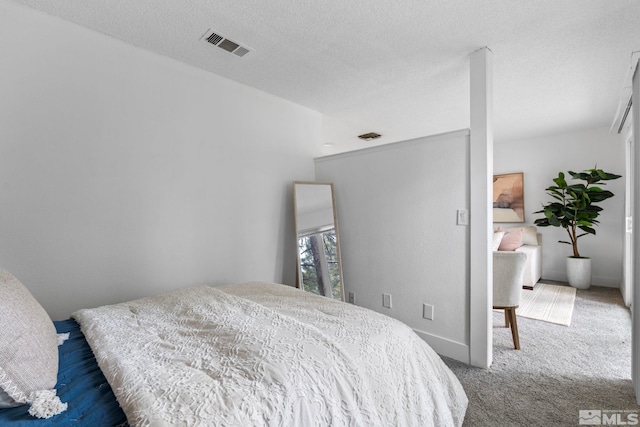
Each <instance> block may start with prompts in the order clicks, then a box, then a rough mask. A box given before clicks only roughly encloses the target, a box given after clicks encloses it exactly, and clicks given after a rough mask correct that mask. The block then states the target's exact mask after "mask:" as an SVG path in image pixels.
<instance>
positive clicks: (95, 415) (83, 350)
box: [0, 319, 129, 427]
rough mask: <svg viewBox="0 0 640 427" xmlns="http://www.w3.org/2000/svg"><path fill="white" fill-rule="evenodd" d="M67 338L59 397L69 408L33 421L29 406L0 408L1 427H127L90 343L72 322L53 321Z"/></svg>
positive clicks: (63, 352) (60, 351)
mask: <svg viewBox="0 0 640 427" xmlns="http://www.w3.org/2000/svg"><path fill="white" fill-rule="evenodd" d="M53 323H54V324H55V326H56V330H57V331H58V333H65V332H69V339H68V340H67V341H65V342H64V344H62V345H61V346H60V347H59V348H58V349H59V355H60V362H59V368H58V384H57V385H56V389H57V390H58V396H60V400H61V401H63V402H66V403H68V405H69V407H68V408H67V410H66V411H65V412H63V413H61V414H58V415H56V416H54V417H51V418H49V419H38V418H34V417H32V416H31V415H29V413H28V412H27V411H28V410H29V405H22V406H18V407H16V408H9V409H0V426H5V425H7V426H9V425H10V426H69V425H71V426H73V425H77V426H92V427H93V426H128V425H129V424H128V423H127V417H126V416H125V415H124V412H122V409H120V405H118V402H117V401H116V398H115V396H114V395H113V391H112V390H111V387H110V386H109V384H108V383H107V380H106V379H105V377H104V375H103V374H102V371H101V370H100V368H99V367H98V363H97V362H96V359H95V357H94V356H93V352H92V351H91V348H90V347H89V344H88V343H87V341H86V340H85V338H84V335H83V334H82V332H81V331H80V326H79V325H78V324H77V323H76V321H75V320H72V319H69V320H62V321H58V322H53Z"/></svg>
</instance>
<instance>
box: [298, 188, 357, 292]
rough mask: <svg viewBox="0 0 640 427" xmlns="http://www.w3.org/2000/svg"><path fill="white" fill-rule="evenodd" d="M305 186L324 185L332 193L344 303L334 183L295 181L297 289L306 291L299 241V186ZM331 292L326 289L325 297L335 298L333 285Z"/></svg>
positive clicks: (337, 257) (337, 255) (339, 272)
mask: <svg viewBox="0 0 640 427" xmlns="http://www.w3.org/2000/svg"><path fill="white" fill-rule="evenodd" d="M303 185H323V186H329V189H330V192H331V209H332V211H333V228H334V230H335V236H336V260H337V264H338V267H337V269H338V275H339V277H340V300H341V301H344V300H345V296H344V276H343V274H342V255H341V250H340V232H339V225H338V215H337V209H336V196H335V190H334V185H333V183H332V182H316V181H293V220H294V224H295V238H296V242H295V245H296V258H297V265H296V287H298V288H300V289H303V290H304V289H305V287H304V284H303V279H302V277H303V275H302V259H301V256H300V243H299V239H300V231H301V230H300V219H299V215H298V210H299V209H298V204H299V200H300V195H299V194H298V190H299V186H303ZM330 289H331V291H329V290H327V289H326V287H325V295H324V296H326V297H330V298H333V297H334V294H333V292H332V290H333V284H331V288H330ZM327 293H329V295H327Z"/></svg>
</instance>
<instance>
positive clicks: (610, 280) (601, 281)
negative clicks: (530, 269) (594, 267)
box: [540, 271, 622, 289]
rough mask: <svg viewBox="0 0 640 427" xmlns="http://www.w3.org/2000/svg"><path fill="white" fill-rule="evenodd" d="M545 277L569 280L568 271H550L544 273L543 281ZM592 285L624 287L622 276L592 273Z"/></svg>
mask: <svg viewBox="0 0 640 427" xmlns="http://www.w3.org/2000/svg"><path fill="white" fill-rule="evenodd" d="M544 279H547V280H556V281H558V282H566V281H567V274H566V273H564V272H563V273H560V272H556V271H550V272H548V273H546V274H544V275H543V277H542V279H540V280H542V281H544ZM591 286H602V287H604V288H618V289H620V288H621V287H622V284H621V282H620V278H616V277H608V276H597V275H595V274H594V275H592V276H591Z"/></svg>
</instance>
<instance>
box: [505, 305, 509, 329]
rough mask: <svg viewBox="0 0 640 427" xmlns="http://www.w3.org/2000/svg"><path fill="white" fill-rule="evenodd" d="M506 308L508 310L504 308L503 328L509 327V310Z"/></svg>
mask: <svg viewBox="0 0 640 427" xmlns="http://www.w3.org/2000/svg"><path fill="white" fill-rule="evenodd" d="M507 310H508V309H507V308H505V309H504V327H505V328H508V327H509V312H508V311H507Z"/></svg>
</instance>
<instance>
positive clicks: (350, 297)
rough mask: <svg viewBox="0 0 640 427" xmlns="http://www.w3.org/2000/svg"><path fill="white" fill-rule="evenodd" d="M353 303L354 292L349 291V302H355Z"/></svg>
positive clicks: (354, 300) (354, 299)
mask: <svg viewBox="0 0 640 427" xmlns="http://www.w3.org/2000/svg"><path fill="white" fill-rule="evenodd" d="M355 303H356V293H355V292H349V304H355Z"/></svg>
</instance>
